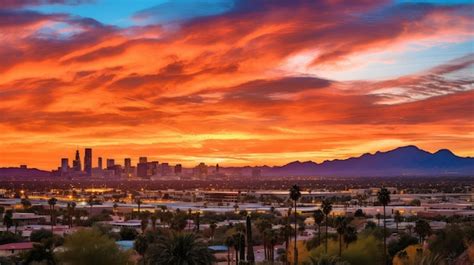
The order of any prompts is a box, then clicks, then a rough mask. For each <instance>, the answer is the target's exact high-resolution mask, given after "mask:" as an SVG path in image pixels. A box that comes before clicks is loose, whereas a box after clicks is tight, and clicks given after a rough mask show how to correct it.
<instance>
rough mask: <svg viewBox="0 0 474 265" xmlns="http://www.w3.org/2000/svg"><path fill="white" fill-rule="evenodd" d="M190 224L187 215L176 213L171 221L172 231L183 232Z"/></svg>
mask: <svg viewBox="0 0 474 265" xmlns="http://www.w3.org/2000/svg"><path fill="white" fill-rule="evenodd" d="M187 224H188V217H187V214H186V213H183V212H180V211H176V214H175V215H174V216H173V219H172V221H171V225H170V227H171V229H173V230H176V231H183V230H184V229H185V228H186V226H187Z"/></svg>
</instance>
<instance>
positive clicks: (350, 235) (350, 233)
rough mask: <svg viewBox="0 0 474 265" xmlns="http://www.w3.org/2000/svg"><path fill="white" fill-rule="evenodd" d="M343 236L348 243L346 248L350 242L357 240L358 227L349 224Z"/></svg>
mask: <svg viewBox="0 0 474 265" xmlns="http://www.w3.org/2000/svg"><path fill="white" fill-rule="evenodd" d="M343 238H344V242H345V243H346V248H348V247H349V244H350V243H352V242H355V241H356V240H357V229H356V228H355V227H354V226H352V225H349V226H347V228H346V231H345V232H344V235H343Z"/></svg>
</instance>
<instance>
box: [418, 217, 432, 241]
mask: <svg viewBox="0 0 474 265" xmlns="http://www.w3.org/2000/svg"><path fill="white" fill-rule="evenodd" d="M415 233H417V234H418V237H419V239H420V244H422V243H423V241H424V240H425V237H426V236H429V235H430V234H431V226H430V224H429V223H428V222H427V221H425V220H423V219H421V220H418V221H416V224H415Z"/></svg>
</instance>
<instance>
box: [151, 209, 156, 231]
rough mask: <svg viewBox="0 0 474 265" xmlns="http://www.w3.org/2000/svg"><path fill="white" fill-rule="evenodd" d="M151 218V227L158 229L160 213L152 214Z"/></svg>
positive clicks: (154, 229)
mask: <svg viewBox="0 0 474 265" xmlns="http://www.w3.org/2000/svg"><path fill="white" fill-rule="evenodd" d="M150 219H151V229H153V231H156V221H157V220H158V215H157V214H156V213H153V214H152V215H151V216H150Z"/></svg>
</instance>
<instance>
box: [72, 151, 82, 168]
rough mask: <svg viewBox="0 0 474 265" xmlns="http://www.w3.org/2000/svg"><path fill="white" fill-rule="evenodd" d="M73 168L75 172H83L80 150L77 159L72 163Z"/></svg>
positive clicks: (77, 152)
mask: <svg viewBox="0 0 474 265" xmlns="http://www.w3.org/2000/svg"><path fill="white" fill-rule="evenodd" d="M72 168H73V169H74V171H81V170H82V166H81V156H80V155H79V150H76V158H75V159H74V161H72Z"/></svg>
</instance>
